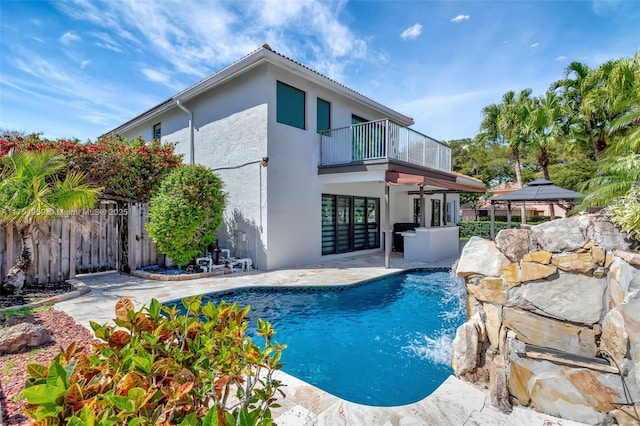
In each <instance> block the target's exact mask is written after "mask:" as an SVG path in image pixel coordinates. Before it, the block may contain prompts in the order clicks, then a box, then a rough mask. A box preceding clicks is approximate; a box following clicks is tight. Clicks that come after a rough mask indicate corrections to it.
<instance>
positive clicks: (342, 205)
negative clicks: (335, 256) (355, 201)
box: [336, 196, 353, 253]
mask: <svg viewBox="0 0 640 426" xmlns="http://www.w3.org/2000/svg"><path fill="white" fill-rule="evenodd" d="M351 201H352V200H351V197H340V196H339V197H337V203H336V204H337V209H336V218H337V223H336V233H337V236H338V241H337V243H338V244H337V252H338V253H346V252H348V251H353V240H352V238H351V233H352V231H351V223H352V220H351V212H352V210H351Z"/></svg>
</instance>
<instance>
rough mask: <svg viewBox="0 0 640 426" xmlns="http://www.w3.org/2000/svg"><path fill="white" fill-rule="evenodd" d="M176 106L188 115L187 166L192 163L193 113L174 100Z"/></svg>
mask: <svg viewBox="0 0 640 426" xmlns="http://www.w3.org/2000/svg"><path fill="white" fill-rule="evenodd" d="M176 105H178V108H180V109H181V110H183V111H184V112H186V113H187V114H189V164H193V163H194V153H193V151H194V146H193V112H191V111H189V110H188V109H187V108H186V107H185V106H184V105H182V104H181V103H180V101H179V100H178V99H176Z"/></svg>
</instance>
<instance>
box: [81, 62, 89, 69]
mask: <svg viewBox="0 0 640 426" xmlns="http://www.w3.org/2000/svg"><path fill="white" fill-rule="evenodd" d="M90 63H91V60H85V61H82V62H80V69H81V70H83V69H85V68H86V67H87V65H89V64H90Z"/></svg>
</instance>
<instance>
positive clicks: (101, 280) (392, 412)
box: [55, 253, 580, 426]
mask: <svg viewBox="0 0 640 426" xmlns="http://www.w3.org/2000/svg"><path fill="white" fill-rule="evenodd" d="M454 262H455V259H444V260H442V261H439V262H434V263H429V264H426V263H422V262H412V261H405V260H404V259H402V257H400V256H398V255H396V254H394V255H393V257H392V260H391V266H392V267H391V269H385V268H384V267H383V265H384V258H383V255H382V253H374V254H367V255H360V256H353V257H348V258H341V259H336V260H329V261H326V262H322V263H319V264H314V265H306V266H303V267H298V268H291V269H283V270H275V271H267V272H262V271H252V272H248V273H242V274H233V275H226V276H218V277H211V278H201V279H197V280H192V281H152V280H146V279H142V278H136V277H132V276H128V275H119V274H117V273H114V272H107V273H100V274H91V275H85V276H78V277H77V278H78V280H80V281H82V282H84V283H85V284H86V285H88V286H90V287H91V292H90V293H88V294H86V295H84V296H81V297H79V298H76V299H72V300H68V301H64V302H60V303H58V304H56V305H55V307H56V308H57V309H60V310H62V311H64V312H66V313H67V314H69V315H71V316H72V317H73V318H74V319H75V320H76V321H77V322H79V323H80V324H82V325H84V326H86V327H89V321H96V322H98V323H106V322H108V321H110V320H111V319H112V318H113V316H114V313H113V311H114V307H115V304H116V302H117V301H118V300H119V299H120V298H122V297H128V298H130V299H131V300H132V301H133V302H134V303H135V305H136V307H140V306H141V305H143V304H147V305H148V304H149V302H150V301H151V299H152V298H156V299H158V300H160V301H161V302H164V301H169V300H174V299H179V298H182V297H186V296H193V295H196V294H203V293H208V292H212V291H216V290H225V289H233V288H238V287H245V286H255V285H261V286H262V285H268V286H321V285H338V284H350V283H354V282H358V281H362V280H365V279H369V278H375V277H379V276H382V275H385V274H389V273H394V272H399V271H402V270H404V269H410V268H421V267H434V266H437V267H451V266H452V265H453V263H454ZM277 374H278V378H279V379H280V380H282V381H283V382H284V383H285V384H286V385H287V387H286V388H285V394H286V398H284V400H282V401H279V403H281V405H282V407H281V408H279V409H275V410H273V415H274V419H275V421H276V423H277V424H278V425H279V426H298V425H300V426H306V425H319V426H321V425H327V426H339V425H345V426H352V425H353V426H356V425H363V426H365V425H366V426H376V425H380V426H383V425H384V426H392V425H403V426H408V425H416V426H417V425H439V426H440V425H442V426H447V425H451V426H460V425H469V426H471V425H519V426H528V425H531V426H553V425H558V426H559V425H563V426H576V425H580V423H576V422H572V421H569V420H563V419H557V418H554V417H552V416H547V415H542V414H539V413H536V412H534V411H532V410H528V409H521V408H515V409H514V410H513V412H512V413H511V414H510V415H506V414H504V413H501V412H499V411H497V410H496V409H494V408H493V407H491V405H490V404H489V403H488V402H487V401H488V399H487V398H488V395H487V393H486V392H485V391H483V390H480V389H478V388H476V387H474V386H472V385H470V384H468V383H465V382H462V381H460V380H458V379H456V378H454V377H449V378H448V379H447V380H446V381H445V382H444V383H443V384H442V385H441V386H440V387H439V388H438V389H437V390H436V391H435V392H434V393H433V394H431V395H430V396H428V397H427V398H425V399H423V400H422V401H419V402H417V403H415V404H410V405H406V406H401V407H370V406H364V405H359V404H354V403H351V402H348V401H344V400H341V399H339V398H337V397H335V396H333V395H330V394H328V393H326V392H324V391H322V390H320V389H318V388H316V387H314V386H311V385H309V384H308V383H305V382H303V381H301V380H299V379H297V378H295V377H292V376H290V375H288V374H286V373H284V372H277Z"/></svg>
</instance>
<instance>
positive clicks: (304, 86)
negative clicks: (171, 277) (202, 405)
mask: <svg viewBox="0 0 640 426" xmlns="http://www.w3.org/2000/svg"><path fill="white" fill-rule="evenodd" d="M412 124H413V119H411V118H410V117H407V116H405V115H402V114H401V113H399V112H396V111H394V110H392V109H390V108H388V107H386V106H384V105H381V104H379V103H377V102H375V101H373V100H371V99H369V98H367V97H366V96H363V95H362V94H360V93H357V92H355V91H353V90H351V89H349V88H347V87H345V86H343V85H341V84H339V83H337V82H336V81H333V80H331V79H329V78H327V77H325V76H323V75H321V74H319V73H317V72H315V71H313V70H311V69H310V68H308V67H306V66H304V65H302V64H300V63H298V62H296V61H294V60H292V59H289V58H287V57H285V56H283V55H281V54H279V53H277V52H275V51H273V50H272V49H271V48H270V47H269V46H267V45H263V46H262V47H260V48H259V49H257V50H255V51H253V52H251V53H250V54H248V55H246V56H245V57H243V58H241V59H240V60H238V61H236V62H234V63H232V64H231V65H229V66H227V67H225V68H223V69H222V70H220V71H218V72H216V73H215V74H213V75H211V76H209V77H207V78H205V79H203V80H201V81H199V82H198V83H196V84H194V85H193V86H191V87H188V88H187V89H185V90H183V91H182V92H180V93H178V94H176V95H175V96H173V97H172V98H170V99H167V100H166V101H164V102H162V103H160V104H159V105H157V106H155V107H153V108H151V109H150V110H148V111H146V112H144V113H142V114H140V115H139V116H137V117H135V118H133V119H131V120H129V121H127V122H126V123H124V124H122V125H120V126H118V127H117V128H115V129H113V130H111V131H109V132H107V133H106V134H105V135H103V136H106V135H115V134H119V135H121V136H123V137H126V138H132V137H137V136H142V137H144V138H145V139H147V140H151V139H153V138H158V137H160V138H162V140H163V141H167V142H176V143H177V147H176V152H177V153H180V154H184V155H185V157H184V158H185V161H186V162H195V163H199V164H202V165H205V166H208V167H210V168H212V169H214V170H215V171H216V172H217V173H218V174H219V175H220V176H221V177H222V179H223V180H224V183H225V191H226V192H227V194H228V208H227V211H226V213H225V225H224V226H223V227H222V229H220V231H219V236H218V237H219V242H220V246H222V247H229V248H231V251H232V253H235V255H236V257H250V258H251V259H253V261H254V265H256V266H257V267H258V268H259V269H277V268H283V267H290V266H296V265H301V264H305V263H313V262H318V261H321V260H323V259H327V258H329V257H332V256H345V255H348V254H349V253H362V252H366V251H376V250H378V251H379V250H385V251H386V254H387V256H386V263H387V266H389V253H390V251H391V246H392V245H393V240H392V238H391V231H392V227H393V224H395V223H406V222H418V223H420V221H421V220H422V224H423V225H424V229H423V231H424V233H423V234H421V235H424V236H427V237H428V238H427V240H428V241H426V242H424V243H420V244H422V245H423V246H424V247H425V250H427V251H428V252H429V256H430V258H433V259H435V258H437V257H438V256H446V255H447V253H444V251H443V250H444V247H445V246H447V245H448V246H451V247H453V245H452V244H451V243H450V241H455V250H456V251H457V249H458V228H457V227H456V223H457V222H458V215H459V207H460V204H459V195H458V193H459V192H461V191H462V192H468V191H478V192H484V185H482V183H480V182H478V181H477V180H474V179H471V178H469V177H465V176H463V175H459V174H455V173H452V170H451V152H450V149H449V148H448V147H447V146H446V145H443V144H442V143H440V142H438V141H436V140H434V139H431V138H429V137H428V136H425V135H423V134H420V133H418V132H416V131H413V130H411V129H409V127H408V126H411V125H412ZM267 158H268V167H264V165H263V159H265V160H266V159H267ZM421 189H422V191H420V190H421ZM421 192H422V194H423V195H422V196H423V197H424V200H425V205H426V206H427V208H426V209H424V210H425V211H424V216H423V215H421V212H420V207H419V206H420V197H421ZM386 230H389V232H385V231H386ZM416 234H417V233H416ZM411 236H412V235H408V236H407V237H405V238H404V239H405V240H407V239H408V238H411ZM385 238H386V240H385ZM418 240H419V238H418V239H414V240H411V242H413V241H418ZM411 242H410V244H409V246H411V245H412V244H411ZM420 244H419V245H420ZM413 245H415V244H413ZM419 250H422V249H419ZM405 255H406V253H405ZM422 255H423V254H420V255H419V256H422Z"/></svg>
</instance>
